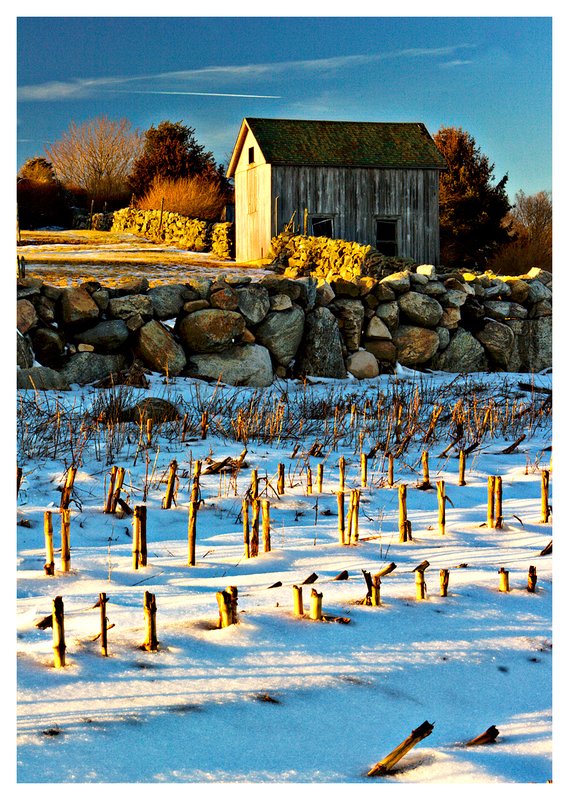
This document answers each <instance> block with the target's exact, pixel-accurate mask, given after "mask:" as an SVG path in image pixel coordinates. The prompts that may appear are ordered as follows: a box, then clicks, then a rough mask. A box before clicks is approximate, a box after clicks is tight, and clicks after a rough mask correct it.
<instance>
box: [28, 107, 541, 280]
mask: <svg viewBox="0 0 569 800" xmlns="http://www.w3.org/2000/svg"><path fill="white" fill-rule="evenodd" d="M433 138H434V141H435V144H436V145H437V147H438V149H439V150H440V152H441V153H442V155H443V156H444V158H445V160H446V163H447V167H448V169H447V170H446V171H444V172H441V175H440V184H439V210H440V237H441V262H442V264H444V265H445V266H449V267H462V268H467V269H477V270H480V269H492V270H493V271H494V272H497V273H501V274H523V273H524V272H526V271H527V270H528V269H530V268H531V267H533V266H539V267H542V268H544V269H551V263H552V198H551V193H549V192H546V191H541V192H538V193H537V194H534V195H530V196H528V195H526V194H525V193H524V192H523V191H520V192H518V193H517V194H516V196H515V199H514V202H513V204H512V203H510V201H509V198H508V195H507V192H506V184H507V181H508V176H507V175H504V176H503V177H502V178H500V179H499V180H495V177H494V164H492V163H491V162H490V159H489V158H488V156H486V155H485V154H484V153H482V152H481V151H480V148H479V147H478V146H477V144H476V142H475V140H474V138H473V137H472V136H471V135H470V134H469V133H468V132H466V131H463V130H462V128H456V127H444V126H443V127H441V128H440V129H439V131H438V132H437V133H436V134H435V135H434V137H433ZM45 156H46V157H36V158H31V159H29V160H28V161H26V163H25V164H24V165H23V166H22V168H21V169H20V171H19V174H18V212H19V221H20V225H21V227H29V228H35V227H41V226H45V225H49V224H62V223H63V224H66V222H67V220H65V216H66V214H67V216H69V214H70V213H71V209H72V208H73V207H83V208H85V207H87V206H88V204H92V207H93V208H95V209H96V210H97V211H102V210H108V211H112V210H115V209H117V208H122V207H124V206H126V205H135V206H136V207H137V208H147V209H150V208H160V207H162V206H163V207H164V208H165V209H166V210H168V211H175V212H177V213H180V214H183V215H185V216H189V217H196V218H200V219H209V220H216V219H220V218H221V215H222V212H223V209H224V208H225V206H226V205H227V203H228V202H231V200H232V187H231V184H230V183H229V181H228V180H227V179H226V177H225V169H224V166H223V165H222V164H218V163H216V161H215V159H214V157H213V154H212V153H211V152H209V151H207V150H206V149H205V147H204V146H203V145H201V144H200V143H199V142H198V141H197V139H196V136H195V130H194V129H193V128H191V127H189V126H187V125H183V124H182V122H181V121H180V122H170V121H168V120H166V121H163V122H161V123H160V124H159V125H157V126H151V127H150V128H149V129H148V130H146V131H145V132H144V133H140V132H139V131H138V130H133V129H132V128H131V125H130V122H128V120H126V119H121V120H119V121H113V120H110V119H109V118H108V117H106V116H100V117H98V118H96V119H94V120H90V121H88V122H85V123H83V124H82V125H77V124H76V123H74V122H72V123H71V124H70V126H69V128H68V129H67V131H66V132H65V133H64V134H63V135H62V137H61V138H60V139H59V140H58V141H56V142H55V143H53V144H52V145H50V146H49V147H46V149H45ZM50 216H51V218H53V219H50ZM54 220H55V221H54Z"/></svg>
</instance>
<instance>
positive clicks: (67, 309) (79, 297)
mask: <svg viewBox="0 0 569 800" xmlns="http://www.w3.org/2000/svg"><path fill="white" fill-rule="evenodd" d="M59 313H60V317H61V322H62V324H63V325H64V326H65V327H67V328H74V329H77V328H88V327H89V325H92V324H93V322H94V321H95V320H98V319H99V313H100V312H99V306H98V305H97V304H96V303H95V301H94V300H93V298H92V297H91V295H90V294H89V292H88V291H87V290H86V289H83V288H81V287H80V286H79V287H77V286H72V287H70V288H66V289H64V290H63V292H62V293H61V297H60V299H59Z"/></svg>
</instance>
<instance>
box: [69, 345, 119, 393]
mask: <svg viewBox="0 0 569 800" xmlns="http://www.w3.org/2000/svg"><path fill="white" fill-rule="evenodd" d="M125 366H126V358H125V357H124V356H123V355H101V354H100V353H76V354H75V355H73V356H71V358H70V359H69V361H68V362H67V364H66V365H65V367H63V369H62V370H61V371H60V375H61V377H62V378H63V379H64V380H65V381H67V383H77V384H79V386H84V385H85V384H88V383H94V382H95V381H99V380H103V379H104V378H107V377H109V375H113V374H115V373H118V372H120V371H121V370H122V369H124V368H125Z"/></svg>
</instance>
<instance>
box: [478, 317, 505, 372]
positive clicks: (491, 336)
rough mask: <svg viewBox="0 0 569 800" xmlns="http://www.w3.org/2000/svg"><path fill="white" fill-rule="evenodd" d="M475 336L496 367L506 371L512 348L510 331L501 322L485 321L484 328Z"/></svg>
mask: <svg viewBox="0 0 569 800" xmlns="http://www.w3.org/2000/svg"><path fill="white" fill-rule="evenodd" d="M475 336H476V338H477V339H478V341H479V342H480V343H481V344H482V345H483V346H484V348H485V350H486V352H487V353H488V355H489V356H490V358H491V360H492V361H493V362H494V363H495V364H496V366H498V367H501V368H502V369H506V368H507V366H508V362H509V360H510V356H511V355H512V350H513V347H514V334H513V331H512V329H511V328H509V327H508V326H507V325H504V324H503V323H502V322H496V320H494V319H487V320H486V323H485V325H484V327H483V328H482V329H481V330H480V331H478V333H476V334H475Z"/></svg>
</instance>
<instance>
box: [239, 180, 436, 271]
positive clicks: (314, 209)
mask: <svg viewBox="0 0 569 800" xmlns="http://www.w3.org/2000/svg"><path fill="white" fill-rule="evenodd" d="M264 191H266V186H265V187H264ZM271 192H272V194H271V198H270V199H269V198H268V197H267V196H266V195H264V200H263V202H265V203H267V204H268V205H269V206H270V207H273V206H272V204H273V203H274V198H275V197H278V227H279V230H282V228H283V227H284V225H286V223H287V222H288V221H289V220H290V218H291V215H292V213H293V211H294V210H295V209H296V218H295V219H296V221H297V223H298V224H299V225H300V226H301V230H302V222H303V215H304V209H305V208H307V209H308V211H309V213H310V214H323V215H324V214H331V215H333V216H334V237H335V238H337V239H346V240H347V241H356V242H361V243H362V244H371V245H374V246H375V242H376V238H375V237H376V223H375V221H376V219H377V218H378V217H387V218H396V219H397V220H398V253H399V255H400V256H404V257H408V258H413V259H415V260H416V261H418V262H419V263H427V264H435V265H438V264H439V260H440V250H439V173H438V170H436V169H425V170H422V169H363V168H356V167H347V168H332V167H290V166H282V167H281V166H274V165H273V167H272V187H271ZM269 226H270V213H269ZM238 235H239V234H238ZM257 257H259V256H257Z"/></svg>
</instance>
